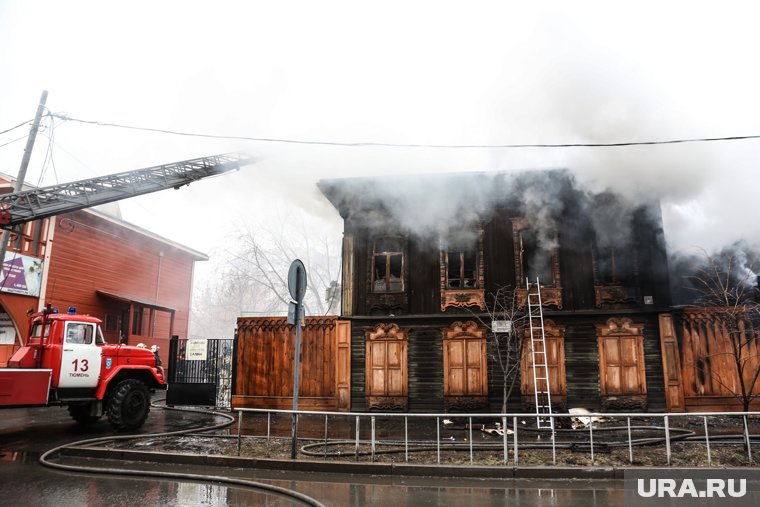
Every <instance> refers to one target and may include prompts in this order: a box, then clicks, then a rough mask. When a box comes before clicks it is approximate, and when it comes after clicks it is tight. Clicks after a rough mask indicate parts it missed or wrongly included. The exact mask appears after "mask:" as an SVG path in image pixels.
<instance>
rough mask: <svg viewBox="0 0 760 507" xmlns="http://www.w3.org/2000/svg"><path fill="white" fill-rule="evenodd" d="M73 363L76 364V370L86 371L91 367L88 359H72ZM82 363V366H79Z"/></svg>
mask: <svg viewBox="0 0 760 507" xmlns="http://www.w3.org/2000/svg"><path fill="white" fill-rule="evenodd" d="M71 364H73V365H74V371H81V372H85V371H87V370H88V369H89V361H87V359H81V360H80V359H74V360H73V361H71ZM80 365H81V368H80V367H79V366H80Z"/></svg>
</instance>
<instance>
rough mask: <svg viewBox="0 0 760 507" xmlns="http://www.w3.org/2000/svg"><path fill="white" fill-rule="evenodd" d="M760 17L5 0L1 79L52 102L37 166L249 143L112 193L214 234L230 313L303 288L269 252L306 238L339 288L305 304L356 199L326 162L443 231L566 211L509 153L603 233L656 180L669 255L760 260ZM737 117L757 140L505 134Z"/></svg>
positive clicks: (16, 94) (199, 295)
mask: <svg viewBox="0 0 760 507" xmlns="http://www.w3.org/2000/svg"><path fill="white" fill-rule="evenodd" d="M757 19H760V7H758V6H757V5H756V4H754V3H751V2H737V3H731V4H727V5H721V6H720V9H719V10H718V9H717V8H716V6H715V5H714V4H712V3H702V2H685V1H683V2H682V1H676V2H666V3H663V2H635V3H628V4H626V3H622V4H621V3H619V2H549V3H541V4H533V3H525V2H468V3H466V4H464V3H461V2H459V3H446V2H414V3H409V2H384V3H382V4H373V5H367V4H361V3H359V4H357V3H353V2H270V3H265V4H261V3H246V2H214V3H213V4H209V3H196V2H179V1H175V2H160V3H156V2H141V1H137V2H131V3H130V4H129V5H128V6H124V8H123V11H121V12H119V13H118V15H116V14H115V13H114V11H113V10H111V9H110V8H109V9H106V8H105V7H104V6H103V4H102V3H100V2H87V1H76V2H54V1H42V2H4V3H2V4H0V62H2V68H3V70H4V75H6V76H9V77H10V76H12V79H11V78H9V79H3V80H2V82H0V92H2V97H4V99H5V100H4V101H3V104H4V105H3V107H2V108H0V131H3V130H5V129H6V128H9V127H12V126H13V125H16V124H18V123H19V122H22V121H25V120H27V119H28V118H30V117H31V116H32V115H33V113H34V108H35V106H36V104H37V101H38V97H39V94H40V92H41V91H42V90H43V89H45V90H48V91H49V93H50V95H49V99H48V104H47V108H48V110H49V111H50V112H51V113H56V114H57V116H46V118H45V121H44V122H43V133H42V136H41V137H40V139H39V140H38V143H39V144H38V147H37V148H35V152H34V154H33V156H32V160H31V164H30V166H29V174H28V176H27V181H28V182H30V183H31V184H41V185H45V184H53V183H56V182H63V181H73V180H77V179H82V178H87V177H92V176H97V175H101V174H108V173H113V172H117V171H121V170H128V169H136V168H140V167H147V166H151V165H155V164H159V163H164V162H172V161H177V160H186V159H190V158H193V157H197V156H203V155H208V154H213V153H222V152H226V151H234V150H239V151H244V152H246V153H250V154H251V155H253V156H254V157H256V159H257V162H256V163H255V164H253V165H251V166H248V167H246V168H244V169H242V170H240V171H238V172H236V173H234V174H230V175H224V176H220V177H217V178H215V179H212V180H210V181H204V182H198V183H196V184H194V185H191V186H190V187H188V188H186V189H182V190H181V191H178V192H163V193H158V194H154V195H149V196H144V197H140V198H135V199H130V200H125V201H122V202H121V203H119V206H120V211H121V214H122V217H123V218H124V219H125V220H127V221H129V222H132V223H135V224H137V225H139V226H142V227H145V228H147V229H149V230H151V231H154V232H156V233H158V234H161V235H163V236H166V237H168V238H170V239H172V240H174V241H177V242H180V243H183V244H185V245H188V246H190V247H192V248H194V249H197V250H200V251H202V252H207V253H209V255H210V260H209V261H208V262H206V263H199V265H198V266H197V268H196V276H195V284H196V290H195V296H194V297H195V299H196V301H195V306H196V308H199V309H202V311H203V312H205V313H204V315H206V318H205V321H210V320H213V318H215V317H211V316H210V315H209V314H210V313H211V312H212V309H213V308H215V307H224V308H226V310H225V311H226V312H227V313H229V315H226V316H225V317H224V319H227V320H225V322H226V323H225V324H224V325H220V327H219V328H218V329H220V331H218V332H227V333H229V332H230V329H231V328H232V327H233V326H234V322H231V321H229V318H231V316H232V315H234V314H235V313H237V314H238V315H239V314H241V312H251V313H256V312H272V313H281V312H282V311H284V310H285V308H286V306H285V304H284V303H283V301H282V299H283V298H284V297H285V294H286V293H284V292H282V289H281V287H280V288H278V289H277V290H280V293H279V294H280V295H275V296H272V295H271V294H272V293H273V292H277V291H275V290H274V288H273V287H274V284H273V283H270V286H269V289H268V290H267V289H262V287H266V284H263V285H262V283H263V282H266V276H265V274H266V273H264V272H263V271H262V270H261V269H259V270H258V271H257V269H256V267H255V265H256V264H257V263H258V264H259V265H260V266H262V265H264V264H265V263H266V261H267V259H268V258H269V257H270V256H276V257H277V258H278V260H282V259H283V258H285V257H290V256H296V255H297V256H302V257H305V256H307V255H310V256H311V257H312V258H313V259H314V266H315V267H313V268H311V269H310V271H311V272H314V273H315V279H317V277H318V278H319V279H320V281H319V282H318V283H319V286H318V287H316V286H315V290H316V292H315V294H314V295H313V297H314V298H317V299H319V300H320V303H319V304H320V305H322V306H321V307H320V308H318V305H317V303H316V300H315V301H314V302H312V306H313V308H315V311H325V312H327V311H331V312H333V313H334V311H335V306H333V303H334V301H331V300H330V292H329V291H330V287H331V286H332V287H333V289H335V285H334V284H332V285H331V282H336V281H338V280H339V279H340V278H339V276H340V275H339V273H340V269H341V267H340V242H341V228H342V220H341V217H340V216H339V214H338V212H337V211H336V210H335V208H334V207H333V206H332V205H331V204H330V203H329V202H328V201H327V199H326V198H325V197H324V195H323V194H322V193H321V192H320V191H319V189H318V187H317V182H318V181H320V180H330V179H335V178H349V177H350V178H376V177H377V178H382V179H383V182H382V183H377V184H371V185H370V184H367V183H366V182H365V183H362V184H364V185H365V187H366V188H362V189H361V192H360V193H359V194H358V195H359V196H366V197H367V198H368V199H369V198H376V199H381V200H382V201H383V202H386V203H387V207H388V209H392V210H394V213H395V214H396V215H397V217H398V220H399V221H400V222H401V223H402V224H403V225H404V226H405V227H407V228H409V229H410V230H420V231H426V232H425V233H426V234H429V235H431V237H432V236H434V235H435V233H436V232H437V231H436V227H439V228H440V224H441V223H442V219H443V221H444V222H446V221H451V220H471V219H472V217H468V216H463V215H462V210H468V212H471V213H473V214H474V215H478V214H482V213H487V212H488V210H489V209H490V207H491V206H493V205H494V203H496V202H498V201H499V200H500V199H502V198H503V197H504V195H502V193H503V192H506V193H511V194H515V193H516V194H515V195H512V197H511V198H517V199H518V200H519V202H520V206H521V207H522V209H523V210H524V212H525V213H526V214H527V215H530V216H531V217H533V220H535V221H536V222H539V223H547V224H550V222H551V220H552V216H555V215H556V214H557V213H562V212H563V210H562V209H557V207H558V206H559V204H558V200H557V199H555V196H556V192H557V191H559V189H555V188H552V182H551V181H546V182H543V183H541V184H531V185H522V186H521V185H520V184H518V183H514V182H513V183H514V184H510V181H512V180H511V178H512V176H510V175H515V174H518V173H523V172H525V171H528V172H530V171H537V170H547V169H560V170H567V171H568V172H569V174H571V175H572V178H573V181H574V187H575V188H576V189H577V190H578V191H579V192H581V193H583V194H584V195H586V196H587V197H588V203H592V202H593V213H592V214H591V216H592V221H593V227H594V229H595V230H596V231H597V232H599V231H604V234H601V233H600V234H599V235H598V236H599V237H603V238H605V239H604V240H603V241H609V242H614V243H618V244H620V243H626V242H629V241H631V239H632V238H631V237H630V231H629V230H628V229H626V228H624V227H620V224H621V223H624V222H625V220H624V218H625V217H626V216H627V215H628V214H630V213H631V212H632V210H634V209H635V208H636V206H637V205H638V204H639V203H642V202H657V201H659V203H660V205H659V209H660V210H661V213H662V219H663V223H664V235H665V238H666V241H667V244H668V250H669V253H670V255H671V256H672V259H671V268H673V269H680V268H683V267H684V266H693V262H696V261H697V260H698V259H699V258H703V257H704V256H703V253H707V254H711V253H715V252H721V251H724V250H725V249H729V250H731V251H737V252H741V255H743V256H744V257H742V258H744V259H745V260H746V262H744V263H743V265H744V268H743V269H748V270H750V271H752V272H753V273H754V272H755V271H758V270H759V269H760V268H758V267H757V266H754V265H753V264H752V262H751V260H752V259H753V258H756V255H755V254H753V253H752V252H754V251H756V249H757V245H758V240H759V238H760V221H758V220H757V218H756V215H757V211H758V205H757V195H758V194H759V193H760V184H759V183H758V176H757V175H758V173H759V172H760V171H758V169H760V168H759V167H758V161H759V160H760V156H759V155H760V139H756V138H751V137H752V136H758V135H760V114H758V111H760V94H758V93H757V90H759V89H760V67H759V66H757V65H755V64H754V63H753V62H755V61H756V59H757V53H758V49H760V31H758V30H757V26H756V24H757ZM75 120H87V121H88V122H90V123H84V122H79V121H75ZM94 122H100V124H97V123H94ZM104 123H107V124H112V125H121V126H125V125H126V126H131V127H139V128H138V129H125V128H122V127H119V126H106V125H103V124H104ZM145 129H150V130H145ZM162 131H163V132H162ZM166 131H169V132H166ZM171 132H173V133H171ZM177 133H184V134H187V133H195V134H207V135H210V136H214V137H191V136H187V135H179V134H177ZM22 134H23V132H20V131H18V130H15V131H12V132H4V133H0V164H2V167H1V168H0V171H1V172H4V173H7V174H15V173H16V171H17V170H18V166H19V162H20V160H21V156H22V150H23V141H18V140H17V138H18V137H20V136H21V135H22ZM736 136H740V137H742V136H750V138H748V139H734V140H714V141H697V142H682V143H674V144H644V145H633V146H624V145H620V146H595V147H587V146H564V147H558V146H552V147H538V146H534V147H504V146H505V145H510V146H511V145H576V144H583V145H587V144H616V143H621V144H625V143H636V142H650V141H651V142H660V141H675V140H694V139H714V138H733V137H736ZM267 140H269V141H267ZM271 140H286V141H299V142H271ZM320 142H326V143H338V144H319V143H320ZM340 143H348V144H349V145H348V146H346V145H341V144H340ZM366 143H380V144H383V143H385V144H401V145H416V146H414V147H398V146H378V145H367V144H366ZM419 145H422V146H419ZM427 145H436V146H437V147H433V146H427ZM464 172H481V173H484V178H483V180H482V184H478V185H475V186H474V187H473V186H467V185H463V186H458V187H456V188H443V187H442V186H445V185H446V183H445V182H444V181H441V180H439V179H436V178H434V177H433V176H432V175H436V174H442V173H445V174H449V173H464ZM395 177H403V178H402V179H403V181H404V184H399V181H401V180H397V181H394V178H395ZM495 178H499V179H500V180H499V181H502V184H500V185H491V184H490V183H489V182H490V181H491V180H492V179H495ZM442 194H445V195H447V199H446V200H443V199H441V198H440V196H441V195H442ZM550 230H551V227H547V228H545V229H541V231H550ZM541 234H542V233H540V234H539V238H538V240H539V241H541V242H543V244H545V245H548V244H550V243H551V242H552V241H554V240H555V238H554V237H553V236H552V235H551V233H550V232H547V233H546V234H544V235H541ZM634 239H635V238H634ZM602 246H603V245H602ZM257 255H258V257H257ZM257 259H258V260H257ZM289 260H290V259H286V261H284V262H282V263H279V264H276V269H277V270H279V269H281V268H282V264H284V265H285V268H286V267H287V261H289ZM687 271H688V270H687ZM317 273H319V275H317ZM233 275H234V276H233ZM681 278H682V277H681V275H680V274H678V273H676V274H675V275H674V276H672V277H671V280H672V283H673V285H674V287H675V286H676V285H678V286H681V285H682V284H681V282H680V281H679V280H681ZM270 282H271V280H270ZM246 291H248V292H246ZM262 291H263V292H262ZM334 293H335V290H333V299H334V297H335V294H334ZM231 294H234V298H236V301H234V304H233V302H231V301H232V300H231V299H230V298H232V296H231ZM241 294H242V295H241ZM267 294H268V295H267ZM231 306H233V307H234V308H232V309H231V308H230V307H231ZM198 311H200V310H198ZM199 315H200V314H199ZM196 320H197V319H196ZM207 331H208V332H209V333H212V332H214V331H213V330H207Z"/></svg>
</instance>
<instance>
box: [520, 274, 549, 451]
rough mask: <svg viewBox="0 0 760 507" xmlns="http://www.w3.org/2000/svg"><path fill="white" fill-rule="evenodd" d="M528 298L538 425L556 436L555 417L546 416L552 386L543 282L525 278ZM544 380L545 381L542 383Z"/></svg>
mask: <svg viewBox="0 0 760 507" xmlns="http://www.w3.org/2000/svg"><path fill="white" fill-rule="evenodd" d="M525 287H526V289H527V294H528V296H527V300H528V322H529V324H530V349H531V359H532V360H533V393H534V396H535V402H536V426H537V427H538V428H546V429H551V430H552V437H553V436H554V418H553V417H546V416H547V415H551V413H552V397H551V392H550V391H551V388H550V386H549V365H548V358H547V353H546V336H545V334H544V308H543V306H542V304H541V289H540V287H541V284H540V283H539V281H538V277H536V283H535V284H532V283H530V280H529V279H528V278H525ZM534 291H535V292H534ZM542 381H543V383H541V382H542Z"/></svg>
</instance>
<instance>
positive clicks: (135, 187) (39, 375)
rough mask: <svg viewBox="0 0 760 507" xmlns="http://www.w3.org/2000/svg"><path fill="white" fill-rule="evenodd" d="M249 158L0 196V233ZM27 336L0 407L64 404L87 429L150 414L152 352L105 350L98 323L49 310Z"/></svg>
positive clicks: (1, 379)
mask: <svg viewBox="0 0 760 507" xmlns="http://www.w3.org/2000/svg"><path fill="white" fill-rule="evenodd" d="M252 162H253V159H252V158H251V157H249V156H244V155H240V154H236V153H227V154H222V155H213V156H209V157H202V158H197V159H192V160H185V161H183V162H175V163H171V164H164V165H160V166H155V167H148V168H145V169H137V170H134V171H127V172H122V173H117V174H112V175H108V176H99V177H97V178H90V179H87V180H81V181H75V182H72V183H63V184H59V185H54V186H50V187H42V188H36V189H33V190H28V191H23V192H14V193H11V194H4V195H2V196H0V229H7V230H12V229H13V228H14V227H17V226H20V225H22V224H24V223H26V222H28V221H30V220H38V219H41V218H45V217H49V216H54V215H59V214H61V213H66V212H70V211H74V210H78V209H84V208H89V207H92V206H97V205H99V204H106V203H109V202H113V201H118V200H120V199H126V198H128V197H133V196H136V195H142V194H147V193H150V192H156V191H158V190H164V189H168V188H180V187H182V186H184V185H189V184H190V183H192V182H194V181H197V180H199V179H202V178H206V177H209V176H214V175H217V174H221V173H224V172H227V171H230V170H233V169H238V168H240V167H241V166H243V165H246V164H250V163H252ZM30 319H31V320H30V326H29V329H30V333H29V336H28V337H27V338H26V341H25V342H24V346H23V347H21V348H20V349H18V350H17V351H16V352H15V353H14V354H13V356H12V357H11V359H10V360H9V362H8V367H7V368H0V408H1V407H14V406H29V405H67V406H68V409H69V413H70V414H71V416H72V417H73V418H74V420H75V421H77V422H78V423H81V424H87V423H91V422H94V421H97V420H98V419H100V418H101V417H102V416H103V415H104V414H105V415H107V416H108V419H109V421H110V423H111V425H112V426H113V427H114V428H115V429H116V430H118V431H129V430H134V429H137V428H139V427H140V426H142V424H143V423H144V422H145V419H146V417H147V416H148V412H149V410H150V390H151V389H165V388H166V378H165V375H164V370H163V368H162V367H161V360H160V359H159V358H158V353H157V351H151V350H148V349H146V348H141V347H132V346H128V345H111V344H107V343H106V342H105V340H104V339H103V333H102V332H101V329H100V324H101V321H100V319H96V318H95V317H90V316H87V315H77V314H76V310H75V309H74V308H71V309H70V310H69V311H68V312H67V313H65V314H62V313H58V312H57V311H56V310H55V309H53V308H50V307H49V306H48V307H47V308H45V309H43V311H41V312H38V313H33V314H32V315H31V316H30Z"/></svg>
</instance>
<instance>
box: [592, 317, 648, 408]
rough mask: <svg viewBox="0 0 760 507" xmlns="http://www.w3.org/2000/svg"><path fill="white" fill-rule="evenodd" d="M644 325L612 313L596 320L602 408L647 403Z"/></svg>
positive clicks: (633, 406)
mask: <svg viewBox="0 0 760 507" xmlns="http://www.w3.org/2000/svg"><path fill="white" fill-rule="evenodd" d="M643 327H644V325H643V324H634V323H633V321H632V320H631V319H628V318H614V317H613V318H611V319H608V320H607V322H606V324H604V325H599V324H597V326H596V328H597V343H598V348H599V390H600V395H601V397H602V408H605V409H606V408H610V407H612V408H621V409H625V408H645V407H646V392H647V384H646V371H645V368H644V336H643V334H642V329H643Z"/></svg>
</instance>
